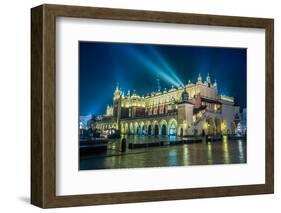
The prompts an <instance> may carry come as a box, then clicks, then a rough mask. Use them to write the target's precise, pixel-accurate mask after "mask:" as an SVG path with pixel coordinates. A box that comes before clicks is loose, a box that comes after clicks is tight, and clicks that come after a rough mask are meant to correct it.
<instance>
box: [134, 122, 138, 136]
mask: <svg viewBox="0 0 281 213" xmlns="http://www.w3.org/2000/svg"><path fill="white" fill-rule="evenodd" d="M138 130H139V124H138V122H135V124H134V134H135V135H138V134H139V131H138Z"/></svg>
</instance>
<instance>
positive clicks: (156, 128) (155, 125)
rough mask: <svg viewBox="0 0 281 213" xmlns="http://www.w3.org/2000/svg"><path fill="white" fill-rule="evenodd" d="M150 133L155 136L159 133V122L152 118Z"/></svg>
mask: <svg viewBox="0 0 281 213" xmlns="http://www.w3.org/2000/svg"><path fill="white" fill-rule="evenodd" d="M152 132H153V133H152V134H154V135H155V136H158V135H159V124H158V121H156V120H154V121H153V123H152Z"/></svg>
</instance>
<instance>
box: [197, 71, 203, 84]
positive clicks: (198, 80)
mask: <svg viewBox="0 0 281 213" xmlns="http://www.w3.org/2000/svg"><path fill="white" fill-rule="evenodd" d="M197 82H198V83H202V77H201V74H200V73H199V75H198V78H197Z"/></svg>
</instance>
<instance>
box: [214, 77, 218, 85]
mask: <svg viewBox="0 0 281 213" xmlns="http://www.w3.org/2000/svg"><path fill="white" fill-rule="evenodd" d="M213 86H214V87H217V86H218V84H217V80H216V79H215V82H214V84H213Z"/></svg>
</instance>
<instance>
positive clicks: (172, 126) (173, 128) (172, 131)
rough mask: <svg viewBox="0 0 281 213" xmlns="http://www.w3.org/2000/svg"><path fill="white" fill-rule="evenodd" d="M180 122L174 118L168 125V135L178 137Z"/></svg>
mask: <svg viewBox="0 0 281 213" xmlns="http://www.w3.org/2000/svg"><path fill="white" fill-rule="evenodd" d="M177 126H178V122H177V121H176V119H174V118H172V119H170V120H169V123H168V135H177Z"/></svg>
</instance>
